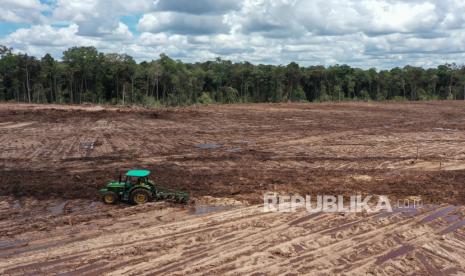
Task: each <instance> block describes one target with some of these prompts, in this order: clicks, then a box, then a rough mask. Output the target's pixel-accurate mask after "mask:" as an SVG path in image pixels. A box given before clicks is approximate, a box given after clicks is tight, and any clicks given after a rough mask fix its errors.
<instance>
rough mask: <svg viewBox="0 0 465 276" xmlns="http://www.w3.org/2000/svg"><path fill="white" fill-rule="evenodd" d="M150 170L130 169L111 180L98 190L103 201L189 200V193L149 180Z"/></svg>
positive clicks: (185, 201)
mask: <svg viewBox="0 0 465 276" xmlns="http://www.w3.org/2000/svg"><path fill="white" fill-rule="evenodd" d="M149 175H150V171H147V170H130V171H128V172H127V173H126V177H125V179H124V180H122V177H121V175H120V177H119V181H112V182H110V183H108V184H107V185H106V187H105V188H103V189H101V190H100V195H101V196H102V199H103V202H105V203H106V204H115V203H117V202H118V201H126V202H131V203H134V204H143V203H146V202H149V201H151V200H169V201H174V202H177V203H187V202H189V194H188V193H185V192H178V191H172V190H169V189H165V188H162V187H159V186H156V185H155V183H153V182H152V181H150V180H149Z"/></svg>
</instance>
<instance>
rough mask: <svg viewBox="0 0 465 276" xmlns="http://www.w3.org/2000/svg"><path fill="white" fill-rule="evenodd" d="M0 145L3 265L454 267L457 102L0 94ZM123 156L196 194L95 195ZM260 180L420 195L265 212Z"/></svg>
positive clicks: (464, 195) (462, 178)
mask: <svg viewBox="0 0 465 276" xmlns="http://www.w3.org/2000/svg"><path fill="white" fill-rule="evenodd" d="M0 149H1V151H0V168H1V170H0V183H1V189H0V195H1V196H3V197H2V198H0V219H1V221H0V225H1V228H0V232H1V236H2V238H1V240H0V256H1V258H0V274H24V273H35V274H37V273H43V274H48V273H50V272H56V273H59V272H60V273H61V272H63V273H64V272H70V273H75V274H96V275H98V274H102V273H106V274H111V273H114V274H137V275H139V274H154V275H163V274H177V275H185V274H200V275H201V274H213V275H219V274H227V273H230V274H233V275H234V274H255V275H259V274H260V273H264V274H276V275H283V274H286V273H289V275H293V274H295V275H299V274H308V273H316V272H318V273H321V274H331V273H343V272H347V273H349V274H350V273H352V274H359V273H366V272H369V273H373V274H391V275H398V274H399V273H408V272H410V273H417V274H447V273H449V274H457V273H458V274H460V273H465V257H464V256H465V233H464V226H465V209H464V207H462V205H463V204H464V203H465V102H459V101H450V102H449V101H443V102H421V103H344V104H250V105H221V106H202V107H188V108H178V109H157V110H154V109H142V108H139V109H129V108H114V107H100V106H81V107H78V106H45V105H16V104H0ZM131 168H147V169H150V170H152V171H153V179H154V180H156V181H157V182H158V183H159V184H160V185H163V186H166V187H169V188H174V189H179V190H186V191H188V192H190V193H191V196H192V198H193V202H192V203H191V204H190V205H189V206H186V207H179V206H175V205H170V204H167V203H151V204H148V205H146V206H127V205H120V206H116V207H115V206H103V205H102V204H100V203H99V202H98V197H97V190H98V188H99V187H101V186H102V185H104V184H105V182H107V181H108V180H110V179H112V178H113V179H114V178H115V177H116V175H117V172H118V169H121V170H125V169H131ZM270 191H276V192H281V193H299V194H303V195H305V194H311V195H317V194H331V195H339V194H343V195H353V194H374V195H388V196H389V197H390V199H393V200H397V199H408V198H418V197H421V199H422V200H423V202H424V203H425V204H427V205H425V207H424V208H421V209H416V210H410V209H408V210H397V211H396V212H394V213H390V214H346V215H342V214H312V215H310V214H308V213H306V212H303V211H302V212H298V213H293V214H282V213H263V212H262V207H261V206H260V205H257V204H258V203H260V202H262V200H263V199H262V198H263V194H264V193H265V192H270ZM206 196H211V197H214V198H213V199H212V198H210V197H206ZM215 198H216V199H215ZM199 204H207V205H208V206H207V207H200V206H199ZM211 205H227V206H229V205H238V206H236V207H234V208H233V209H229V208H230V207H228V208H226V207H225V208H223V207H212V206H211ZM217 208H218V209H217ZM219 209H228V210H222V211H218V210H219ZM210 211H215V212H212V213H209V212H210Z"/></svg>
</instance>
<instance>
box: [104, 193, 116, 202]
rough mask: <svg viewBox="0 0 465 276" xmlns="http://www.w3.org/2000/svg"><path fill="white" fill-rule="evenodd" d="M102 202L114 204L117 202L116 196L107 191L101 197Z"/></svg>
mask: <svg viewBox="0 0 465 276" xmlns="http://www.w3.org/2000/svg"><path fill="white" fill-rule="evenodd" d="M102 200H103V202H104V203H106V204H116V203H117V202H118V195H117V194H116V193H115V192H111V191H108V192H106V193H105V194H104V195H103V197H102Z"/></svg>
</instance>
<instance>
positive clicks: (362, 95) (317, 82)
mask: <svg viewBox="0 0 465 276" xmlns="http://www.w3.org/2000/svg"><path fill="white" fill-rule="evenodd" d="M464 97H465V66H457V65H456V64H444V65H440V66H438V67H437V68H429V69H424V68H422V67H414V66H405V67H403V68H398V67H396V68H393V69H391V70H380V71H378V70H376V69H374V68H372V69H368V70H363V69H360V68H352V67H350V66H348V65H334V66H329V67H324V66H309V67H301V66H299V65H298V64H297V63H295V62H291V63H289V64H288V65H286V66H283V65H263V64H259V65H254V64H251V63H249V62H239V63H233V62H231V61H228V60H223V59H221V58H217V59H216V60H214V61H206V62H197V63H184V62H182V61H179V60H173V59H171V58H170V57H168V56H167V55H165V54H161V55H160V58H159V59H157V60H152V61H143V62H140V63H137V62H136V61H135V60H134V59H133V58H132V57H131V56H129V55H126V54H116V53H101V52H99V51H97V49H96V48H94V47H73V48H70V49H68V50H66V51H64V52H63V57H62V59H61V60H56V59H54V58H53V57H52V56H51V55H50V54H46V55H44V56H43V57H42V58H40V59H38V58H36V57H34V56H30V55H27V54H23V53H14V52H13V51H12V49H11V48H8V47H5V46H0V101H14V102H29V103H72V104H80V103H109V104H123V105H124V104H142V105H149V106H155V105H190V104H196V103H201V104H208V103H240V102H285V101H296V102H298V101H347V100H376V101H382V100H412V101H416V100H433V99H460V100H463V99H464Z"/></svg>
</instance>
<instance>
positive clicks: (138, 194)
mask: <svg viewBox="0 0 465 276" xmlns="http://www.w3.org/2000/svg"><path fill="white" fill-rule="evenodd" d="M150 199H151V194H150V192H149V191H147V190H145V189H135V190H134V191H133V192H132V193H131V200H132V202H133V203H134V204H144V203H147V202H149V201H150Z"/></svg>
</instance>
